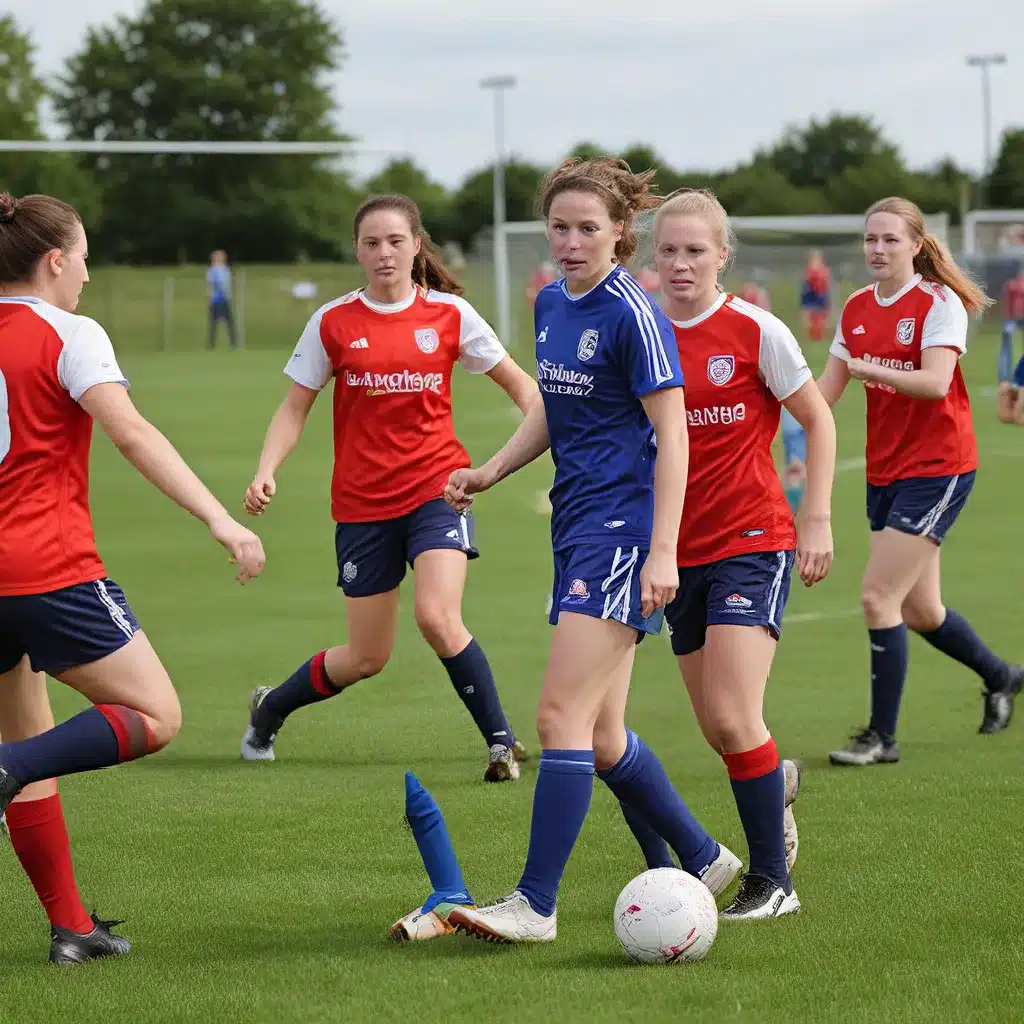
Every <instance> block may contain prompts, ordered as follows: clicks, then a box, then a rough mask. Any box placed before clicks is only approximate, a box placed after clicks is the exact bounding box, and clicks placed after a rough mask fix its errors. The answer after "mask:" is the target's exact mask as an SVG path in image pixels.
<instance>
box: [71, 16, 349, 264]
mask: <svg viewBox="0 0 1024 1024" xmlns="http://www.w3.org/2000/svg"><path fill="white" fill-rule="evenodd" d="M342 56H343V52H342V38H341V34H340V32H339V30H338V29H337V28H336V27H335V26H334V25H333V24H332V23H331V22H330V21H329V20H328V19H327V18H326V17H325V16H324V15H323V14H321V12H320V10H319V9H318V7H317V6H316V5H315V4H313V3H309V2H305V0H248V2H246V3H244V4H243V3H224V2H223V0H148V2H147V3H145V5H144V6H143V8H142V10H141V12H140V13H139V15H138V16H137V17H134V18H129V17H127V16H123V15H122V16H118V17H117V18H116V19H115V21H114V23H113V24H112V25H110V26H107V27H103V28H97V29H90V31H89V33H88V36H87V39H86V42H85V45H84V47H83V49H82V50H81V51H80V52H79V53H78V54H76V55H75V56H73V57H72V58H71V59H70V60H69V61H68V64H67V70H66V73H65V74H64V76H63V77H62V78H61V80H60V82H59V85H58V87H57V89H56V92H55V106H56V110H57V113H58V115H59V117H60V118H61V120H62V121H63V122H64V124H65V125H66V126H67V128H68V131H69V133H70V135H71V137H72V138H76V139H111V140H146V141H149V140H164V139H166V140H195V141H200V140H209V141H227V140H251V139H258V140H266V141H275V140H280V141H313V140H315V141H325V140H333V139H339V138H340V136H339V134H338V132H337V131H336V130H335V128H334V126H333V125H332V123H331V115H332V113H333V110H334V103H333V100H332V97H331V94H330V91H329V89H328V87H327V85H326V83H325V81H324V77H325V76H326V74H327V73H328V72H331V71H335V70H337V69H338V68H339V66H340V63H341V60H342ZM93 166H94V167H95V169H96V171H97V177H98V180H99V181H100V183H101V185H102V188H103V207H104V215H103V220H102V224H101V229H100V232H99V237H98V239H97V242H98V245H97V246H96V247H98V248H100V249H101V250H104V251H105V252H106V253H107V254H111V255H115V256H117V257H118V258H127V259H132V260H137V261H142V262H146V261H159V260H167V259H173V258H175V257H178V256H190V257H197V256H201V257H205V254H206V253H208V252H209V251H210V250H211V249H213V248H221V247H223V248H227V249H229V250H231V252H232V254H233V255H234V256H235V257H236V258H246V259H278V260H280V259H291V258H294V257H295V256H296V255H297V254H298V253H300V252H302V251H306V252H309V253H310V254H311V255H314V256H316V255H321V256H322V255H328V254H331V253H334V252H336V251H337V250H338V249H339V247H340V246H341V244H342V242H343V240H344V239H345V238H346V237H347V234H348V231H349V224H348V221H349V218H350V216H351V213H352V208H353V204H354V202H355V198H356V197H355V193H354V192H353V190H352V189H351V187H350V186H349V185H348V182H347V179H346V178H345V176H344V175H343V174H342V173H341V172H340V171H338V170H333V169H331V168H330V167H329V166H328V165H327V162H326V161H324V160H323V159H320V158H317V157H315V156H308V157H307V156H223V155H191V154H185V155H157V156H118V157H115V158H108V157H99V158H95V159H94V161H93Z"/></svg>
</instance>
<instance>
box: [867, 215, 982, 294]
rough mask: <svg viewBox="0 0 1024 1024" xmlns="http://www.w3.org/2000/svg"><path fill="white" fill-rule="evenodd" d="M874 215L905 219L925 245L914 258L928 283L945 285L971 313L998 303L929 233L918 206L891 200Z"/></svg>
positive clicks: (915, 267)
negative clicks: (894, 216)
mask: <svg viewBox="0 0 1024 1024" xmlns="http://www.w3.org/2000/svg"><path fill="white" fill-rule="evenodd" d="M873 213H893V214H895V215H896V216H897V217H901V218H902V219H903V223H904V224H906V225H907V229H908V230H909V232H910V236H911V238H913V239H914V241H917V240H918V239H920V241H921V249H920V251H919V252H918V254H917V255H916V256H915V257H914V272H915V273H917V274H920V275H921V276H922V277H923V278H924V279H925V280H926V281H934V282H935V283H936V284H944V285H945V286H946V287H947V288H949V290H950V291H952V292H954V293H955V294H956V295H957V296H958V297H959V299H960V301H961V302H962V303H963V304H964V308H965V309H966V310H967V312H968V313H980V312H982V311H983V310H984V309H985V307H986V306H990V305H992V303H993V302H994V301H995V300H994V299H990V298H989V297H988V296H987V295H986V294H985V293H984V292H983V291H982V290H981V288H979V287H978V286H977V285H976V284H975V283H974V281H972V280H971V279H970V277H969V276H968V275H967V274H966V273H965V272H964V271H963V270H962V269H961V268H960V267H959V266H957V263H956V261H955V260H954V259H953V257H952V256H951V255H950V254H949V250H948V249H947V248H946V247H945V246H944V245H943V244H942V242H940V241H939V240H938V239H937V238H936V237H935V235H933V234H932V233H931V232H930V231H928V229H927V227H926V226H925V223H924V214H923V213H921V210H920V208H919V207H918V206H917V204H916V203H912V202H911V201H910V200H909V199H903V198H902V197H901V196H889V197H888V198H886V199H879V200H878V202H877V203H873V204H872V205H871V206H870V207H868V212H867V213H866V214H865V219H866V218H867V217H870V216H871V215H872V214H873Z"/></svg>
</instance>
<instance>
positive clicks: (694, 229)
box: [654, 191, 836, 920]
mask: <svg viewBox="0 0 1024 1024" xmlns="http://www.w3.org/2000/svg"><path fill="white" fill-rule="evenodd" d="M731 254H732V244H731V239H730V231H729V222H728V218H727V216H726V212H725V210H724V209H723V208H722V205H721V204H720V203H719V201H718V200H717V199H716V198H715V196H714V195H713V194H711V193H710V192H706V191H684V192H680V193H677V194H676V195H674V196H672V197H670V198H669V199H668V200H666V202H665V203H663V204H662V206H661V208H660V209H659V210H658V213H657V215H656V217H655V221H654V257H655V263H656V266H657V268H658V273H659V275H660V277H661V290H662V292H663V293H664V295H665V303H664V309H665V312H666V314H667V315H668V316H669V318H670V319H671V320H672V322H673V324H674V327H675V337H676V340H677V342H678V346H679V361H680V364H681V366H682V371H683V375H684V377H685V378H686V406H687V422H688V424H689V437H690V463H689V477H688V479H687V484H686V503H685V505H684V506H683V518H682V526H681V529H680V531H679V542H678V547H677V551H676V562H677V565H678V567H679V589H678V590H677V592H676V596H675V599H674V600H673V601H672V602H671V603H670V604H669V606H668V608H667V609H666V611H665V619H666V621H667V623H668V625H669V630H670V635H671V638H672V650H673V653H674V654H675V655H676V657H677V659H678V662H679V669H680V672H681V673H682V677H683V681H684V682H685V684H686V688H687V690H688V691H689V695H690V701H691V703H692V705H693V709H694V712H695V714H696V715H697V719H698V721H699V723H700V727H701V730H702V732H703V733H704V738H705V739H706V740H707V742H708V743H709V744H710V746H711V747H712V748H713V749H714V750H715V751H716V753H718V754H719V755H720V756H721V758H722V760H723V761H724V762H725V767H726V770H727V772H728V775H729V780H730V782H731V784H732V789H733V795H734V797H735V799H736V807H737V810H738V811H739V816H740V820H741V822H742V824H743V830H744V832H745V834H746V837H747V845H748V847H749V850H750V861H749V869H748V871H747V874H746V875H745V876H744V879H743V884H742V886H741V887H740V890H739V892H738V893H737V895H736V897H735V899H734V900H733V902H732V903H731V904H730V905H729V906H728V907H726V908H725V909H724V910H723V911H722V914H721V916H722V919H723V920H751V919H758V918H768V917H780V916H782V915H784V914H791V913H795V912H797V911H799V909H800V901H799V899H798V898H797V895H796V892H795V891H794V889H793V883H792V880H791V878H790V873H789V868H790V867H791V864H792V860H793V859H795V854H796V850H795V844H796V840H797V837H796V825H795V822H794V821H793V819H792V812H791V811H788V813H787V803H788V802H791V801H792V799H794V798H795V796H796V788H797V786H798V784H799V776H798V773H797V771H796V765H795V764H793V762H788V764H787V765H785V766H784V765H783V764H782V763H781V762H780V760H779V754H778V750H777V749H776V746H775V741H774V740H773V739H772V737H771V734H770V732H769V731H768V727H767V726H766V725H765V723H764V693H765V686H766V684H767V681H768V675H769V673H770V671H771V666H772V661H773V659H774V656H775V649H776V645H777V642H778V639H779V634H780V632H781V629H782V616H783V612H784V610H785V606H786V600H787V597H788V595H789V586H790V574H791V572H792V570H793V567H794V560H795V562H796V567H797V570H798V572H799V575H800V578H801V580H802V581H803V582H804V584H805V585H806V586H813V585H814V584H815V583H817V582H818V581H820V580H822V579H824V577H825V575H826V574H827V573H828V571H829V568H830V566H831V563H832V531H831V526H830V519H831V492H832V479H833V475H834V471H835V449H836V435H835V424H834V423H833V420H832V414H831V412H830V411H829V407H828V405H826V403H825V401H824V399H823V398H822V397H821V395H820V393H819V392H818V388H817V386H816V385H815V383H814V379H813V377H812V376H811V371H810V370H809V369H808V367H807V363H806V361H805V359H804V356H803V353H802V352H801V351H800V346H799V345H798V344H797V341H796V339H795V338H794V337H793V335H792V333H791V332H790V331H789V329H788V328H787V327H786V325H785V324H784V323H782V321H781V320H779V319H778V318H777V317H775V316H772V314H771V313H767V312H765V311H764V310H762V309H761V308H759V307H758V306H754V305H752V304H750V303H748V302H744V301H743V300H742V299H739V298H736V297H735V296H732V295H730V294H728V293H727V292H725V291H723V290H722V289H721V288H720V286H719V284H718V276H719V274H720V273H721V271H722V270H723V269H724V268H725V266H726V265H727V263H728V262H729V259H730V256H731ZM783 407H785V409H787V410H788V411H789V412H791V413H792V415H793V418H794V421H795V422H797V423H799V424H800V426H801V427H802V428H804V429H805V430H806V435H807V452H808V454H807V457H806V462H807V471H808V472H807V479H808V488H807V502H806V507H805V508H804V511H803V515H802V516H801V519H800V531H799V539H798V534H797V531H796V530H795V529H794V525H793V516H792V513H791V511H790V509H789V508H788V507H787V504H786V499H785V497H784V495H783V488H782V485H781V483H780V481H779V477H778V475H777V473H776V471H775V464H774V461H773V458H772V442H773V440H774V438H775V434H776V433H777V431H778V429H779V415H780V411H781V409H782V408H783ZM660 440H661V435H660V433H659V441H660ZM662 455H663V453H659V458H661V457H662ZM787 768H788V769H789V772H788V774H789V776H790V778H789V780H788V781H789V792H788V793H787V779H786V775H787V771H786V769H787ZM787 830H788V832H789V837H788V840H789V846H790V857H789V859H787ZM666 853H667V851H666Z"/></svg>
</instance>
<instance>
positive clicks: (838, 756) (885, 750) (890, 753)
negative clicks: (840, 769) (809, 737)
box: [828, 726, 900, 765]
mask: <svg viewBox="0 0 1024 1024" xmlns="http://www.w3.org/2000/svg"><path fill="white" fill-rule="evenodd" d="M828 759H829V760H830V761H831V762H832V763H833V764H849V765H867V764H895V763H896V762H897V761H898V760H899V759H900V748H899V747H898V746H896V740H895V739H893V737H892V736H886V735H885V734H884V733H880V732H878V731H877V730H876V729H872V728H871V726H868V727H867V728H866V729H861V731H860V732H858V733H856V734H854V735H853V736H851V737H850V742H849V744H848V745H847V746H845V747H843V749H842V750H833V751H832V753H831V754H829V755H828Z"/></svg>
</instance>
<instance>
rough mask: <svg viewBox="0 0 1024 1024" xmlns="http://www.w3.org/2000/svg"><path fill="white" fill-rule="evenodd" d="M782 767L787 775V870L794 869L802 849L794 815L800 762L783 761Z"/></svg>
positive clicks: (785, 817)
mask: <svg viewBox="0 0 1024 1024" xmlns="http://www.w3.org/2000/svg"><path fill="white" fill-rule="evenodd" d="M782 768H783V771H784V772H785V775H786V811H785V813H784V814H783V816H782V828H783V832H784V833H785V836H786V870H787V871H792V870H793V865H794V864H795V863H796V855H797V851H798V850H799V849H800V837H799V835H798V834H797V830H796V818H794V817H793V808H792V804H793V801H794V800H796V796H797V793H799V792H800V762H799V761H783V762H782Z"/></svg>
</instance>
